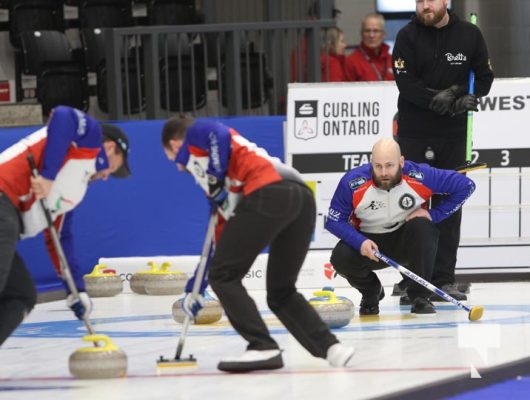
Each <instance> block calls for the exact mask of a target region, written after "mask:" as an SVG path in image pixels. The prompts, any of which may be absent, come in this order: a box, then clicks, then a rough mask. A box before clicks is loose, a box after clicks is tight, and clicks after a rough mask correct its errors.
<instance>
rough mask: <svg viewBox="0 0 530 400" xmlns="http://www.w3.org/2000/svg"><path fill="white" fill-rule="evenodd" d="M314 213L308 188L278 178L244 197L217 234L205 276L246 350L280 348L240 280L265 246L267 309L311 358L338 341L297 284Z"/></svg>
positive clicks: (312, 224)
mask: <svg viewBox="0 0 530 400" xmlns="http://www.w3.org/2000/svg"><path fill="white" fill-rule="evenodd" d="M315 214H316V206H315V200H314V198H313V194H312V192H311V190H310V189H309V188H308V187H306V186H305V185H301V184H298V183H294V182H289V181H282V182H280V183H275V184H271V185H268V186H265V187H263V188H261V189H259V190H257V191H255V192H253V193H251V194H250V195H248V196H245V197H243V199H242V200H241V202H240V203H239V204H238V206H237V207H236V209H235V215H234V216H232V217H231V218H230V219H229V220H228V222H227V223H226V225H225V227H224V229H223V232H222V233H221V236H220V238H219V241H218V243H217V245H216V248H215V253H214V255H213V257H212V260H211V264H210V270H209V275H208V277H209V281H210V285H211V287H212V289H213V290H214V292H215V293H216V294H217V296H218V297H219V300H220V302H221V304H222V305H223V308H224V310H225V312H226V315H227V317H228V319H229V321H230V323H231V324H232V326H233V327H234V329H235V330H236V331H237V332H238V333H239V334H240V335H241V336H242V337H243V338H244V339H245V340H246V341H247V342H248V346H247V349H248V350H272V349H277V348H278V344H277V343H276V342H275V341H274V339H273V338H272V337H271V336H270V333H269V331H268V328H267V326H266V325H265V323H264V321H263V319H262V318H261V316H260V314H259V311H258V309H257V307H256V304H255V302H254V300H253V299H252V298H251V297H250V296H249V294H248V292H247V290H246V289H245V288H244V286H243V285H242V282H241V281H242V279H243V277H244V276H245V274H246V273H247V272H248V271H249V269H250V267H251V266H252V263H253V262H254V260H255V259H256V257H257V256H258V255H259V254H260V252H261V251H262V250H263V249H264V248H265V247H266V246H267V245H269V257H268V262H267V278H266V279H267V280H266V287H267V304H268V306H269V308H270V309H271V311H273V312H274V314H275V315H276V316H277V317H278V319H279V320H280V321H281V322H282V324H283V325H284V326H285V327H286V328H287V330H289V332H290V333H291V334H292V335H293V336H294V337H295V338H296V339H297V340H298V342H299V343H300V344H301V345H302V346H304V347H305V348H306V349H307V350H308V351H309V352H310V353H311V354H312V355H313V356H316V357H322V358H325V356H326V352H327V349H328V348H329V347H330V346H331V345H332V344H334V343H337V342H338V340H337V338H336V337H335V335H333V334H332V333H331V332H330V331H329V329H328V327H327V325H326V324H325V323H324V322H323V321H322V319H321V318H320V317H319V315H318V314H317V312H316V311H315V310H314V308H313V307H312V306H311V305H310V304H309V303H308V302H307V300H306V299H305V298H304V297H303V296H302V295H301V294H300V293H298V292H297V290H296V286H295V284H296V280H297V278H298V273H299V272H300V269H301V267H302V264H303V262H304V259H305V256H306V253H307V250H308V248H309V243H310V241H311V236H312V234H313V230H314V227H315Z"/></svg>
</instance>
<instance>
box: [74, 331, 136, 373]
mask: <svg viewBox="0 0 530 400" xmlns="http://www.w3.org/2000/svg"><path fill="white" fill-rule="evenodd" d="M83 340H84V341H85V342H92V343H97V344H98V347H95V346H90V347H81V348H80V349H77V350H76V351H74V352H73V353H72V354H70V358H69V360H68V368H69V370H70V373H71V374H72V376H73V377H74V378H79V379H112V378H121V377H123V376H125V375H126V374H127V355H126V354H125V353H124V352H123V351H122V350H120V349H119V348H118V347H117V346H116V345H115V344H114V343H112V341H111V340H110V338H109V337H108V336H107V335H101V334H95V335H86V336H84V337H83Z"/></svg>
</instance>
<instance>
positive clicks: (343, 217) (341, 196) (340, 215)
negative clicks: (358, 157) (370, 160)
mask: <svg viewBox="0 0 530 400" xmlns="http://www.w3.org/2000/svg"><path fill="white" fill-rule="evenodd" d="M354 179H355V177H354V176H353V175H351V174H350V173H347V174H346V175H344V176H343V177H342V179H341V180H340V182H339V184H338V186H337V189H336V190H335V193H334V194H333V197H332V198H331V203H330V207H329V211H328V217H327V219H326V224H325V228H326V229H327V230H328V231H329V232H331V233H332V234H334V235H335V236H337V237H338V238H339V239H341V240H343V241H344V242H346V243H347V244H348V245H350V246H351V247H353V248H354V249H355V250H357V251H359V250H360V249H361V245H362V243H363V242H364V241H365V240H366V237H365V236H364V235H363V234H362V233H360V232H359V231H358V230H357V229H356V228H355V227H354V226H352V224H351V223H350V222H349V221H350V218H351V217H352V216H353V215H354V209H353V194H354V193H355V189H351V187H350V182H351V181H352V180H354Z"/></svg>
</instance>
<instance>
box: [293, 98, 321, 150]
mask: <svg viewBox="0 0 530 400" xmlns="http://www.w3.org/2000/svg"><path fill="white" fill-rule="evenodd" d="M294 108H295V112H294V137H295V138H297V139H301V140H309V139H314V138H316V137H317V134H318V131H317V112H318V101H317V100H304V101H295V102H294Z"/></svg>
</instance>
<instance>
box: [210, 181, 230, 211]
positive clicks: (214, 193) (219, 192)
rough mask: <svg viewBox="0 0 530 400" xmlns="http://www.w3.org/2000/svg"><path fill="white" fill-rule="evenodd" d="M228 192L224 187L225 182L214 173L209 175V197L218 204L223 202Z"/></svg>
mask: <svg viewBox="0 0 530 400" xmlns="http://www.w3.org/2000/svg"><path fill="white" fill-rule="evenodd" d="M226 196H228V192H227V191H226V190H225V188H224V182H222V181H220V180H219V179H217V177H215V176H213V175H208V197H209V198H210V200H212V201H214V202H215V203H217V204H218V205H221V204H223V201H225V199H226Z"/></svg>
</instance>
